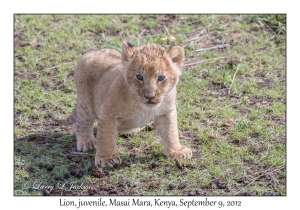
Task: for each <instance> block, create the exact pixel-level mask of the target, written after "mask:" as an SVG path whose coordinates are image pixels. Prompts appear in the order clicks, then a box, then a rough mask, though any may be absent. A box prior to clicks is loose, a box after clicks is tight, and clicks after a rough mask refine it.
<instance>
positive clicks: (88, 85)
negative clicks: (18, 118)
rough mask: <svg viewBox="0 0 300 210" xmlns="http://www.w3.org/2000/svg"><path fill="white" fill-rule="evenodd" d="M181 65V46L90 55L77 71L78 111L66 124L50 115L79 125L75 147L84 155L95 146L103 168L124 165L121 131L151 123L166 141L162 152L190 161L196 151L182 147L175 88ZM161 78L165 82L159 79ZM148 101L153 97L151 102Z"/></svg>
mask: <svg viewBox="0 0 300 210" xmlns="http://www.w3.org/2000/svg"><path fill="white" fill-rule="evenodd" d="M183 63H184V50H183V48H182V47H178V46H175V47H172V48H170V49H168V50H165V49H164V48H163V47H161V46H159V45H156V44H147V45H144V46H140V47H134V46H132V45H130V44H129V43H125V42H123V45H122V54H120V53H119V52H117V51H115V50H112V49H103V50H99V51H91V52H88V53H86V54H85V55H83V56H82V57H81V59H80V61H79V62H78V64H77V66H76V69H75V73H74V77H75V84H76V91H77V100H76V108H75V110H74V113H73V114H72V115H71V116H70V117H68V118H67V119H65V120H59V119H57V118H56V117H54V116H53V115H51V114H49V116H50V117H51V118H52V119H53V120H55V121H56V122H58V123H61V124H65V125H67V124H71V123H75V124H76V138H77V149H78V150H79V151H86V150H87V149H91V148H93V146H95V148H96V156H95V165H99V166H101V167H105V166H109V167H112V166H113V165H114V164H118V163H121V160H120V157H119V154H118V152H117V144H116V133H117V132H119V133H130V132H132V131H133V130H134V129H137V128H139V127H140V126H142V125H144V124H146V123H149V122H150V121H154V125H155V128H156V129H157V131H158V134H159V135H160V136H161V137H162V143H163V144H164V154H166V155H170V156H172V157H174V158H176V159H177V158H190V157H191V156H192V151H191V149H189V148H187V147H184V146H182V145H181V144H180V142H179V137H178V128H177V111H176V86H177V83H178V79H179V75H180V73H181V69H182V67H183ZM137 74H139V75H142V76H143V81H139V80H138V79H137V78H136V75H137ZM159 76H165V80H163V81H158V77H159ZM145 97H148V98H149V97H150V98H151V97H152V99H151V101H152V103H153V104H149V103H147V102H149V99H147V98H145ZM95 120H97V121H98V131H97V138H96V139H95V137H94V135H93V123H94V121H95Z"/></svg>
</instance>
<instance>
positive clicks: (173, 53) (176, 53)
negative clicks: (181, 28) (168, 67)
mask: <svg viewBox="0 0 300 210" xmlns="http://www.w3.org/2000/svg"><path fill="white" fill-rule="evenodd" d="M167 53H168V55H169V57H170V58H171V59H172V61H173V63H174V64H175V65H176V67H178V70H179V71H181V69H182V68H183V64H184V49H183V48H182V47H179V46H174V47H171V48H170V49H168V50H167Z"/></svg>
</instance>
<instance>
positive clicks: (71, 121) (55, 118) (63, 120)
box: [47, 110, 76, 125]
mask: <svg viewBox="0 0 300 210" xmlns="http://www.w3.org/2000/svg"><path fill="white" fill-rule="evenodd" d="M47 114H48V116H49V117H50V118H51V120H53V121H54V122H56V123H58V124H60V125H72V124H74V123H75V122H76V111H75V110H74V111H73V113H72V114H71V115H70V116H68V117H66V118H60V117H59V116H55V115H54V114H52V113H50V112H48V111H47Z"/></svg>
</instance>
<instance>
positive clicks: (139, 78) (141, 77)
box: [136, 74, 144, 81]
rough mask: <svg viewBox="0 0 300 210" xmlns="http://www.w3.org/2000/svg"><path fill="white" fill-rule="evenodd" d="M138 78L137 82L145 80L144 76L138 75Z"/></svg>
mask: <svg viewBox="0 0 300 210" xmlns="http://www.w3.org/2000/svg"><path fill="white" fill-rule="evenodd" d="M136 78H137V80H139V81H143V80H144V78H143V76H142V75H140V74H137V75H136Z"/></svg>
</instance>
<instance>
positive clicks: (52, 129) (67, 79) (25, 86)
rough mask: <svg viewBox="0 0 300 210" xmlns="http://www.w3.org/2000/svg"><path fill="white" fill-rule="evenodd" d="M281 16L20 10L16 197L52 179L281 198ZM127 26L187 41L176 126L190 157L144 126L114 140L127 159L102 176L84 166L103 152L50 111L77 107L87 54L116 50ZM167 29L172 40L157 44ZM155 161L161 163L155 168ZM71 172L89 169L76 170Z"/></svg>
mask: <svg viewBox="0 0 300 210" xmlns="http://www.w3.org/2000/svg"><path fill="white" fill-rule="evenodd" d="M285 19H286V17H285V15H257V14H256V15H16V16H15V28H14V34H15V38H14V41H15V53H14V58H15V59H14V72H15V76H14V123H15V129H14V136H15V141H14V148H15V151H14V194H15V195H42V194H43V190H42V189H40V188H39V187H37V186H36V183H43V184H44V185H55V186H56V187H55V188H54V189H53V191H51V194H52V195H66V194H70V195H92V194H93V195H108V194H116V193H117V194H118V193H120V192H121V193H123V194H125V195H188V194H189V195H195V194H196V195H206V196H209V195H243V194H247V193H248V194H252V195H282V196H285V195H286V159H285V157H286V65H285V63H286V51H285V47H286V40H285V31H286V30H285V28H286V26H285V24H286V20H285ZM121 31H123V32H124V34H125V37H126V39H127V40H128V41H129V42H130V43H132V44H133V45H142V44H145V43H148V42H154V43H159V44H161V45H163V46H164V47H166V48H167V47H169V46H170V45H180V46H184V47H185V51H186V64H185V68H184V71H183V74H182V76H181V79H180V83H179V86H178V102H177V106H178V108H177V109H178V126H179V132H180V139H181V142H182V144H183V145H187V146H189V147H191V148H192V149H193V158H192V159H190V160H182V161H181V164H182V165H183V169H180V168H179V167H178V166H176V164H175V162H174V160H172V159H170V158H168V157H165V156H163V154H162V145H161V144H160V143H159V142H158V141H157V138H156V134H155V131H147V130H146V129H144V130H142V131H140V132H137V133H135V134H134V135H133V136H129V137H126V138H125V137H121V136H120V137H118V139H117V143H118V151H119V153H120V155H121V158H122V160H123V162H125V163H127V164H123V165H122V166H121V167H120V168H118V169H110V170H106V171H104V172H105V174H106V175H105V176H104V177H102V178H95V177H93V176H91V174H90V173H89V172H88V168H89V167H90V166H91V165H92V164H93V161H94V157H93V154H94V152H95V151H91V152H88V153H83V154H79V153H77V152H76V150H75V145H76V140H75V136H74V128H72V127H62V126H57V125H54V124H53V123H52V122H51V121H50V119H49V118H48V117H47V114H46V112H45V110H46V109H48V110H49V111H50V112H53V113H57V114H59V115H62V116H66V115H68V114H70V113H71V112H72V110H73V108H74V106H75V99H76V94H75V86H74V82H73V73H74V67H75V65H76V62H77V61H78V59H79V57H80V56H81V55H82V54H84V53H85V52H87V51H90V50H95V49H100V48H113V49H116V50H119V51H120V48H121V41H120V40H119V38H118V34H119V32H121ZM165 36H174V37H176V41H175V42H169V43H167V42H163V41H161V38H163V37H165ZM199 49H205V50H200V51H199ZM70 156H71V158H70ZM72 157H77V158H79V160H76V161H74V159H72ZM153 162H158V163H159V166H158V167H156V168H152V167H151V166H152V163H153ZM49 166H53V167H54V168H53V169H52V170H50V169H49ZM70 169H75V170H76V171H77V172H78V171H80V170H82V171H83V174H82V176H72V175H70V174H69V173H70ZM66 174H69V177H68V176H66ZM239 180H242V181H239ZM59 182H63V183H65V184H66V185H71V184H72V183H73V184H74V183H75V184H77V185H80V184H84V185H87V186H91V187H92V189H89V190H87V189H83V190H73V191H68V190H66V189H59V188H58V187H57V186H58V183H59ZM124 183H126V184H124ZM219 183H223V184H225V185H226V187H225V188H224V189H223V187H220V184H219ZM170 184H175V186H176V187H175V188H174V189H170ZM185 185H186V186H185ZM35 188H39V189H35ZM113 190H115V191H113Z"/></svg>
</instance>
